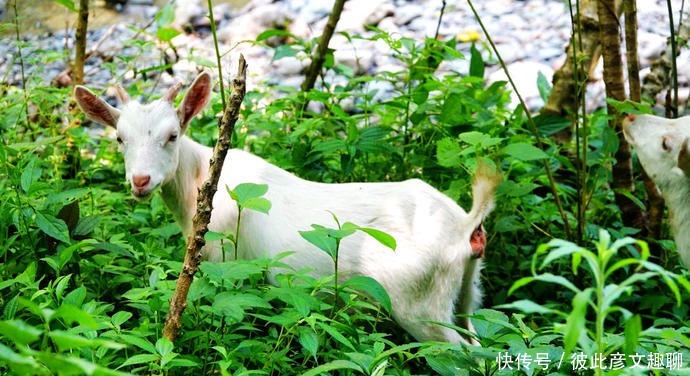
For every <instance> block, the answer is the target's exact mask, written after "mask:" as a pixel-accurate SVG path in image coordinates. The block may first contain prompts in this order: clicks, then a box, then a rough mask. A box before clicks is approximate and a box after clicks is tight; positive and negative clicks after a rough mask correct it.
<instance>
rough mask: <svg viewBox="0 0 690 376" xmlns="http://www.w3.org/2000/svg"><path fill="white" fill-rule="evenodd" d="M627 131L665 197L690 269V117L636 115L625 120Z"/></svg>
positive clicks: (679, 247) (641, 159)
mask: <svg viewBox="0 0 690 376" xmlns="http://www.w3.org/2000/svg"><path fill="white" fill-rule="evenodd" d="M624 131H625V136H626V138H627V139H628V141H629V142H630V143H631V144H632V145H633V146H635V151H636V152H637V155H638V159H639V160H640V164H642V167H644V169H645V171H646V172H647V174H648V175H649V176H650V177H651V178H652V181H654V183H655V184H656V185H657V187H658V188H659V191H661V194H662V196H663V197H664V199H665V200H666V203H667V205H668V208H669V212H670V215H669V222H670V224H671V230H672V231H673V233H674V237H675V241H676V248H677V249H678V253H679V255H680V258H681V260H682V261H683V263H684V264H685V266H686V267H689V268H690V164H689V163H688V155H690V144H689V143H688V142H689V140H690V117H688V116H686V117H682V118H678V119H665V118H661V117H658V116H652V115H633V116H630V117H628V119H626V121H625V122H624Z"/></svg>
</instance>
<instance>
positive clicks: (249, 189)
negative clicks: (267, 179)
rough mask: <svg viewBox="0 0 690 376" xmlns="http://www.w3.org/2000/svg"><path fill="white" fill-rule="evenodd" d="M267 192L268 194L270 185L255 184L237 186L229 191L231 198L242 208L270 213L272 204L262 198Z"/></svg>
mask: <svg viewBox="0 0 690 376" xmlns="http://www.w3.org/2000/svg"><path fill="white" fill-rule="evenodd" d="M266 192H268V185H266V184H254V183H242V184H239V185H237V187H235V189H232V190H228V193H229V194H230V197H231V198H232V199H233V200H234V201H235V202H237V205H239V207H240V208H243V209H250V210H256V211H258V212H262V213H268V211H269V210H270V209H271V203H270V202H269V201H268V200H267V199H265V198H263V197H261V196H263V195H265V194H266Z"/></svg>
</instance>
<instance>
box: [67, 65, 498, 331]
mask: <svg viewBox="0 0 690 376" xmlns="http://www.w3.org/2000/svg"><path fill="white" fill-rule="evenodd" d="M211 86H212V83H211V77H210V76H209V75H208V74H206V73H202V74H201V75H199V77H197V79H196V80H195V81H194V83H193V84H192V85H191V86H190V88H189V90H188V91H187V93H186V95H185V97H184V99H183V100H182V103H181V104H180V106H179V108H178V109H175V108H174V106H173V104H172V102H173V100H174V98H175V96H176V94H177V92H178V90H179V86H178V87H174V88H172V89H171V90H170V91H169V92H168V93H167V94H166V95H165V96H163V98H161V99H159V100H157V101H154V102H152V103H149V104H141V103H139V102H137V101H133V100H130V99H129V97H128V96H127V94H126V93H125V92H124V90H122V89H120V90H119V97H120V100H121V102H122V104H123V106H122V109H121V110H118V109H116V108H114V107H112V106H110V105H109V104H107V103H106V102H105V101H104V100H102V99H101V98H99V97H97V96H96V95H94V94H93V93H92V92H91V91H89V90H88V89H86V88H85V87H83V86H77V87H76V88H75V90H74V94H75V98H76V101H77V103H78V104H79V106H80V107H81V109H82V110H83V111H84V112H85V113H86V115H87V116H88V117H89V118H91V119H92V120H94V121H97V122H100V123H103V124H106V125H108V126H111V127H114V128H116V129H117V139H118V142H119V143H120V147H121V150H122V152H123V154H124V160H125V169H126V179H127V181H128V182H129V183H130V185H131V191H132V194H133V195H134V196H136V197H140V198H143V197H147V196H149V195H150V194H151V193H152V192H153V190H154V189H156V188H157V187H159V186H160V188H161V194H162V197H163V200H164V202H165V204H166V205H167V206H168V208H169V209H170V210H171V211H172V213H173V215H174V217H175V218H176V220H177V222H178V223H179V224H180V226H181V227H182V230H183V233H184V234H185V236H186V235H188V234H189V233H190V231H191V227H192V217H193V215H194V213H195V210H196V199H197V192H198V189H199V188H200V187H201V185H202V183H203V182H204V181H205V180H206V178H207V175H208V170H209V160H210V157H211V153H212V150H211V148H209V147H206V146H203V145H200V144H198V143H196V142H195V141H192V140H191V139H190V138H188V137H186V136H185V135H184V133H185V131H186V129H187V126H188V124H189V121H190V120H191V119H192V118H193V117H194V116H195V115H196V114H198V113H199V112H200V111H201V110H202V109H203V108H204V107H205V106H206V104H207V103H208V100H209V97H210V93H211ZM245 182H251V183H257V184H267V185H268V187H269V189H268V193H267V194H266V196H265V197H266V198H267V199H268V200H269V201H270V202H271V205H272V207H271V209H270V212H269V214H268V215H266V214H263V213H258V212H253V211H250V210H247V211H243V212H242V220H241V228H240V230H239V239H240V241H239V244H238V251H239V256H240V257H241V258H245V259H252V258H257V257H263V256H275V255H277V254H279V253H280V252H283V251H288V250H289V251H294V253H293V254H292V255H290V256H288V257H287V258H285V259H284V260H283V261H284V262H286V263H287V264H289V265H291V266H292V267H294V268H295V269H305V268H308V269H311V270H313V273H314V275H317V276H323V275H329V274H332V273H333V262H332V260H331V258H330V257H329V256H328V255H326V254H325V253H324V252H322V251H321V250H319V249H318V248H316V247H315V246H313V245H312V244H310V243H308V242H307V241H306V240H304V239H303V238H302V237H301V236H300V234H299V231H303V230H310V229H311V225H312V224H321V225H325V226H328V227H333V225H334V223H333V218H332V215H331V213H332V214H334V215H335V216H336V217H337V218H339V219H340V220H341V221H342V222H345V221H349V222H353V223H355V224H357V225H360V226H366V227H371V228H375V229H378V230H381V231H384V232H386V233H388V234H390V235H391V236H393V237H394V238H395V239H396V242H397V249H396V250H395V251H393V250H391V249H388V248H386V247H384V246H383V245H381V244H380V243H378V242H377V241H376V240H374V239H373V238H371V237H369V236H367V235H365V234H361V233H356V234H355V235H353V236H350V237H347V238H345V239H343V241H342V243H341V244H340V253H339V255H340V258H339V269H340V271H341V272H342V273H343V275H344V276H348V275H349V276H351V275H365V276H370V277H372V278H374V279H376V280H377V281H378V282H379V283H381V285H383V287H385V289H386V290H387V292H388V294H389V295H390V297H391V303H392V309H393V311H392V315H393V317H394V319H395V320H396V321H397V322H398V323H399V324H400V325H401V326H402V327H403V328H404V329H405V330H407V331H408V332H409V333H410V334H412V335H413V336H414V337H415V338H416V339H418V340H440V341H448V342H457V343H464V344H467V343H475V341H474V340H472V339H471V338H465V337H463V336H461V335H460V334H459V333H458V332H457V331H455V330H453V329H451V328H448V327H445V326H443V325H438V324H435V323H433V322H440V323H445V324H453V323H454V315H455V314H456V313H459V314H464V315H467V314H470V313H471V312H472V311H473V310H474V309H475V308H476V307H477V305H478V304H479V302H480V299H481V296H480V291H479V270H480V266H481V258H482V257H483V255H484V247H485V245H486V238H485V234H484V232H483V228H482V222H483V220H484V219H485V217H486V216H487V215H488V214H489V212H490V211H491V210H492V209H493V196H494V192H495V189H496V186H497V185H498V184H499V182H500V176H499V175H498V174H497V173H496V172H493V171H490V170H489V169H479V170H478V172H477V175H476V176H475V179H474V184H473V187H472V194H473V204H472V210H471V212H470V213H469V214H468V213H466V212H465V211H464V210H463V209H462V208H460V207H459V206H458V205H457V204H456V203H455V202H453V200H451V199H450V198H448V197H446V196H445V195H443V194H442V193H440V192H438V191H437V190H436V189H434V188H432V187H431V186H429V185H428V184H426V183H424V182H422V181H421V180H407V181H403V182H399V183H348V184H324V183H315V182H310V181H306V180H303V179H300V178H298V177H296V176H294V175H293V174H291V173H289V172H287V171H285V170H282V169H280V168H278V167H276V166H274V165H272V164H270V163H268V162H266V161H265V160H263V159H261V158H259V157H256V156H254V155H252V154H249V153H247V152H244V151H241V150H230V151H229V152H228V155H227V158H226V160H225V164H224V166H223V171H222V173H221V176H220V181H219V185H218V187H219V188H220V189H218V192H217V193H216V195H215V196H214V199H213V212H212V216H211V222H210V224H209V229H210V230H212V231H216V232H231V231H234V229H235V226H236V221H237V207H236V205H235V203H234V202H233V201H231V199H230V197H229V195H228V193H227V192H226V190H225V187H226V186H227V187H229V188H231V189H232V188H234V187H235V186H237V185H238V184H240V183H245ZM220 252H221V250H220V247H219V244H218V243H209V244H207V245H206V247H205V249H204V257H205V258H206V259H208V260H211V261H218V260H220V259H221V253H220ZM457 324H458V325H459V326H461V327H463V328H465V329H467V330H469V331H471V332H472V331H473V327H472V325H471V323H470V321H469V319H466V318H463V319H462V320H459V322H458V323H457Z"/></svg>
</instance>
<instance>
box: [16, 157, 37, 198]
mask: <svg viewBox="0 0 690 376" xmlns="http://www.w3.org/2000/svg"><path fill="white" fill-rule="evenodd" d="M41 173H42V170H41V168H40V167H36V161H35V159H32V160H31V161H30V162H29V163H28V164H27V165H26V166H25V167H24V172H22V176H21V178H20V180H19V182H20V185H21V187H22V190H23V191H24V192H25V193H29V190H30V189H31V186H32V185H33V184H34V183H35V182H37V181H38V180H39V179H40V178H41Z"/></svg>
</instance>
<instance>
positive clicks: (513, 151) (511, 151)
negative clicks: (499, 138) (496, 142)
mask: <svg viewBox="0 0 690 376" xmlns="http://www.w3.org/2000/svg"><path fill="white" fill-rule="evenodd" d="M503 153H504V154H507V155H508V156H510V157H512V158H515V159H517V160H520V161H525V162H527V161H535V160H539V159H547V158H549V155H548V154H546V153H544V151H543V150H541V149H539V148H537V147H535V146H533V145H530V144H528V143H524V142H516V143H512V144H508V145H506V146H505V147H504V148H503Z"/></svg>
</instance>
